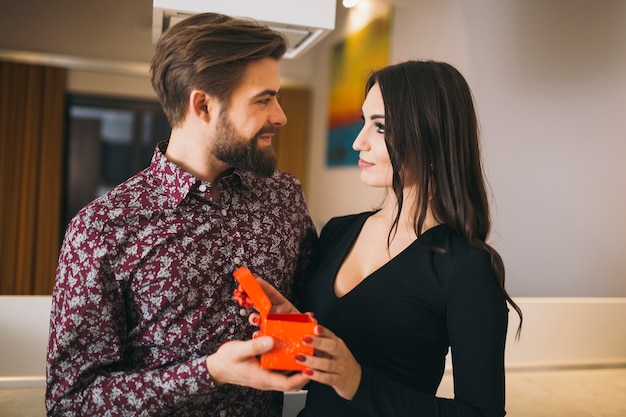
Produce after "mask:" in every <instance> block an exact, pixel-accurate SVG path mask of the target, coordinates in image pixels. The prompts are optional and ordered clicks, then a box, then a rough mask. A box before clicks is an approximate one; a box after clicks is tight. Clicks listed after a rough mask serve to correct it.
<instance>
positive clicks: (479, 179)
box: [365, 61, 522, 336]
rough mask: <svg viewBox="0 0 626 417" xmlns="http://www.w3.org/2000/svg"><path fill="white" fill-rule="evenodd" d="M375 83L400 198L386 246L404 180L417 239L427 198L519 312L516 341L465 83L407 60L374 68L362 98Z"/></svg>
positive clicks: (440, 67) (454, 74) (450, 71)
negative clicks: (412, 188)
mask: <svg viewBox="0 0 626 417" xmlns="http://www.w3.org/2000/svg"><path fill="white" fill-rule="evenodd" d="M374 84H378V86H379V87H380V90H381V93H382V97H383V102H384V106H385V142H386V144H387V149H388V151H389V156H390V159H391V164H392V166H393V182H392V188H393V192H394V194H395V196H396V198H397V201H398V207H397V212H396V217H395V219H394V222H393V225H392V227H391V230H390V231H389V236H388V242H389V241H390V240H391V237H392V234H393V233H394V231H395V230H396V229H397V226H398V224H399V221H400V213H401V211H402V206H403V203H404V194H403V190H404V187H405V181H406V179H407V178H410V179H411V180H412V181H415V185H416V186H417V192H418V195H417V198H416V203H415V207H413V216H414V219H413V220H414V221H413V224H414V228H415V232H416V234H417V236H418V237H419V236H421V234H422V229H423V226H424V221H425V220H426V213H427V209H428V203H429V201H430V204H431V209H432V212H433V215H434V216H435V219H436V220H437V221H439V222H441V223H445V224H447V225H448V226H449V227H450V228H451V229H453V230H454V231H456V232H457V233H459V234H461V235H462V236H464V237H465V238H466V239H467V240H469V242H470V244H471V245H472V246H473V247H476V248H478V249H481V250H484V251H486V252H488V253H489V254H490V256H491V264H492V267H493V269H494V272H495V274H496V277H497V280H498V285H499V286H500V289H501V290H502V292H503V294H504V297H505V298H506V300H507V302H508V303H509V304H510V305H511V306H512V307H513V308H514V309H515V311H516V312H517V314H518V315H519V318H520V325H519V327H518V330H517V335H518V336H519V334H520V331H521V326H522V311H521V309H520V308H519V306H518V305H517V304H515V302H514V301H513V300H512V299H511V297H510V296H509V294H508V293H507V292H506V290H505V288H504V263H503V262H502V258H501V257H500V254H498V252H497V251H496V250H495V249H494V248H492V247H491V246H490V245H489V244H487V242H486V240H487V236H488V235H489V232H490V229H491V218H490V215H489V202H488V199H487V192H486V187H485V180H484V176H483V171H482V166H481V157H480V144H479V129H478V120H477V117H476V111H475V109H474V102H473V98H472V92H471V90H470V87H469V85H468V84H467V82H466V81H465V79H464V78H463V76H462V75H461V74H460V73H459V72H458V71H457V70H456V69H455V68H454V67H453V66H451V65H449V64H446V63H443V62H434V61H407V62H403V63H400V64H396V65H391V66H388V67H385V68H383V69H381V70H378V71H374V72H372V74H371V75H370V77H369V79H368V80H367V83H366V88H365V91H366V94H367V92H369V90H370V89H371V88H372V86H374ZM411 185H413V182H412V183H411ZM435 249H436V248H435Z"/></svg>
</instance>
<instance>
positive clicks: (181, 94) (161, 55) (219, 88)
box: [150, 13, 287, 127]
mask: <svg viewBox="0 0 626 417" xmlns="http://www.w3.org/2000/svg"><path fill="white" fill-rule="evenodd" d="M286 49H287V44H286V40H285V38H284V37H283V36H282V35H281V34H280V33H278V32H276V31H274V30H272V29H270V28H269V27H267V26H263V25H260V24H259V23H258V22H256V21H254V20H252V19H243V18H233V17H229V16H224V15H221V14H217V13H201V14H197V15H194V16H191V17H189V18H187V19H185V20H183V21H182V22H180V23H178V24H176V25H174V26H172V27H171V28H169V29H168V30H167V31H166V32H165V33H164V34H163V35H162V36H161V38H160V39H159V41H158V42H157V45H156V51H155V54H154V57H153V58H152V64H151V66H150V73H151V76H152V80H151V81H152V87H153V88H154V90H155V91H156V94H157V96H158V98H159V101H160V102H161V106H162V107H163V111H164V112H165V115H166V116H167V118H168V120H169V122H170V124H171V126H172V127H178V126H180V125H181V124H182V122H183V120H184V119H185V116H186V112H187V100H188V98H189V94H190V93H191V91H192V90H194V89H198V90H202V91H204V92H206V93H207V94H210V95H212V96H214V97H216V98H217V99H218V100H219V101H221V102H222V104H224V105H226V104H228V102H229V100H230V96H231V94H232V92H233V90H234V89H235V88H236V87H237V86H238V85H239V82H240V81H241V78H242V76H243V73H244V71H245V69H246V67H247V66H248V64H249V63H250V62H253V61H257V60H259V59H263V58H273V59H276V60H279V59H281V58H282V56H283V55H284V53H285V51H286Z"/></svg>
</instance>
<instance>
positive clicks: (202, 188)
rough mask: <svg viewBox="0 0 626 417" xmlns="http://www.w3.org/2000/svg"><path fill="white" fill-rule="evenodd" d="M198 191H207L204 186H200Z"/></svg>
mask: <svg viewBox="0 0 626 417" xmlns="http://www.w3.org/2000/svg"><path fill="white" fill-rule="evenodd" d="M198 190H200V192H202V193H203V192H205V191H206V185H204V184H200V186H199V187H198Z"/></svg>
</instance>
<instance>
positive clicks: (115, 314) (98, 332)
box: [46, 221, 214, 417]
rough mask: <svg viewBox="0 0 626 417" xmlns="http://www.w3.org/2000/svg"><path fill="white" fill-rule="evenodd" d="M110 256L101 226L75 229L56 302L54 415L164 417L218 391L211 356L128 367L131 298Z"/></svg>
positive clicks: (51, 367)
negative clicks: (156, 365) (127, 306)
mask: <svg viewBox="0 0 626 417" xmlns="http://www.w3.org/2000/svg"><path fill="white" fill-rule="evenodd" d="M108 255H109V254H108V250H107V248H106V247H105V245H104V244H103V243H102V239H101V237H99V235H98V233H96V232H94V231H93V228H89V227H86V226H85V225H84V223H80V222H77V221H76V222H74V223H72V224H71V225H70V227H69V228H68V233H67V234H66V238H65V241H64V243H63V246H62V249H61V254H60V257H59V264H58V267H57V275H56V281H55V289H54V294H53V299H52V311H51V319H50V337H49V344H48V354H47V389H46V408H47V409H48V415H49V416H64V417H66V416H85V415H93V416H95V415H124V416H135V415H140V414H142V415H145V414H146V412H148V413H149V414H150V415H164V414H167V412H168V410H171V409H173V408H177V407H179V406H181V405H182V404H184V403H185V402H186V401H189V400H190V399H191V398H193V397H194V395H199V394H202V393H206V392H207V391H209V390H211V389H212V388H214V384H213V382H212V381H211V379H210V377H209V375H208V372H207V370H206V366H205V358H203V357H198V358H190V359H189V360H188V361H185V362H181V363H176V364H172V365H171V366H166V367H162V368H158V369H152V370H147V369H139V367H137V366H132V365H130V364H129V363H128V362H129V361H128V359H127V358H125V356H124V347H125V345H124V340H125V329H126V326H127V323H126V321H125V317H126V315H125V307H124V302H123V295H122V292H121V290H120V288H119V285H118V283H117V282H116V281H115V279H113V277H112V274H111V271H110V267H109V264H108V261H107V258H108Z"/></svg>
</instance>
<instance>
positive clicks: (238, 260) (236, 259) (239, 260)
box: [233, 257, 241, 265]
mask: <svg viewBox="0 0 626 417" xmlns="http://www.w3.org/2000/svg"><path fill="white" fill-rule="evenodd" d="M233 262H234V263H235V265H239V264H240V263H241V259H239V258H237V257H236V258H235V259H233Z"/></svg>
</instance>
